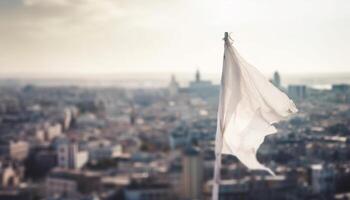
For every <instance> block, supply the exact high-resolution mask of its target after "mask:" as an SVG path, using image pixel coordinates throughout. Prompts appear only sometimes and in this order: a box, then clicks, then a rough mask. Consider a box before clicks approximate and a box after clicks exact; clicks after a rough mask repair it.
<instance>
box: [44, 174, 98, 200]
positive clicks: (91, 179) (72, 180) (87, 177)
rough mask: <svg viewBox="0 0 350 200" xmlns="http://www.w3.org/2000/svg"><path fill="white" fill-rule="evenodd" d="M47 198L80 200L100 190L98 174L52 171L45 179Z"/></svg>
mask: <svg viewBox="0 0 350 200" xmlns="http://www.w3.org/2000/svg"><path fill="white" fill-rule="evenodd" d="M45 190H46V196H47V197H60V196H63V197H66V198H71V199H80V198H81V197H82V196H84V195H90V194H92V193H94V192H98V191H100V190H101V177H100V174H97V173H92V172H82V171H76V170H69V169H68V170H67V169H58V168H56V169H54V170H53V171H52V172H51V173H50V174H49V175H48V177H47V178H46V182H45Z"/></svg>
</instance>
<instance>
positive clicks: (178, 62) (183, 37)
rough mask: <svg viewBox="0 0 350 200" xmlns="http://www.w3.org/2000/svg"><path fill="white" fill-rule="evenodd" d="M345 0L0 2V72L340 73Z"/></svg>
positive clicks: (347, 64) (348, 23) (348, 41)
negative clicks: (233, 68) (228, 65)
mask: <svg viewBox="0 0 350 200" xmlns="http://www.w3.org/2000/svg"><path fill="white" fill-rule="evenodd" d="M349 10H350V1H349V0H288V1H287V0H0V77H81V76H92V77H93V76H104V75H109V76H113V75H122V74H137V75H139V76H147V75H148V74H152V73H153V74H154V73H169V74H170V73H174V74H181V73H194V72H195V70H196V69H200V70H201V71H202V72H203V73H207V74H220V71H221V67H222V56H223V41H222V38H223V35H224V32H225V31H228V32H230V33H231V37H232V38H233V39H234V45H235V47H236V48H237V49H238V51H239V52H240V53H241V55H242V56H243V57H244V58H245V59H246V60H248V62H250V63H251V64H253V65H254V66H256V67H257V68H258V69H259V70H260V71H262V72H263V73H267V74H269V73H272V72H273V71H275V70H278V71H279V72H280V73H281V74H306V73H311V74H313V73H323V74H327V73H345V72H346V73H347V72H350V56H349V52H350V37H349V35H350V12H349Z"/></svg>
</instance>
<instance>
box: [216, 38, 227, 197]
mask: <svg viewBox="0 0 350 200" xmlns="http://www.w3.org/2000/svg"><path fill="white" fill-rule="evenodd" d="M224 41H225V43H226V41H228V32H225V38H224ZM224 59H225V57H224ZM222 73H224V70H223V71H222ZM222 77H223V74H222V76H221V78H222ZM221 81H222V80H221ZM221 95H222V83H221V87H220V97H219V106H218V122H217V128H216V138H215V165H214V179H213V189H212V200H219V189H220V180H221V177H220V176H221V175H220V172H221V151H222V143H223V140H222V137H223V135H222V134H223V127H222V125H223V124H222V121H221V120H222V119H221V114H222V112H223V111H222V105H221V100H222V99H221Z"/></svg>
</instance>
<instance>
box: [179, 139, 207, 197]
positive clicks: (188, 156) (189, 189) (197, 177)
mask: <svg viewBox="0 0 350 200" xmlns="http://www.w3.org/2000/svg"><path fill="white" fill-rule="evenodd" d="M181 181H182V182H181V183H182V195H183V198H184V199H202V198H201V197H202V196H201V195H202V185H203V158H202V155H201V152H200V150H199V149H198V148H196V147H193V146H190V147H187V148H186V149H185V150H184V152H183V158H182V180H181Z"/></svg>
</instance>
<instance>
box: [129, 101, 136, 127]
mask: <svg viewBox="0 0 350 200" xmlns="http://www.w3.org/2000/svg"><path fill="white" fill-rule="evenodd" d="M130 106H131V111H130V125H135V121H136V111H135V107H134V105H133V104H132V103H130Z"/></svg>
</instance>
